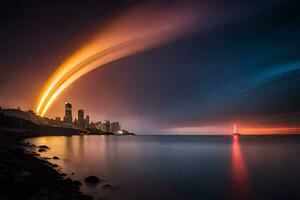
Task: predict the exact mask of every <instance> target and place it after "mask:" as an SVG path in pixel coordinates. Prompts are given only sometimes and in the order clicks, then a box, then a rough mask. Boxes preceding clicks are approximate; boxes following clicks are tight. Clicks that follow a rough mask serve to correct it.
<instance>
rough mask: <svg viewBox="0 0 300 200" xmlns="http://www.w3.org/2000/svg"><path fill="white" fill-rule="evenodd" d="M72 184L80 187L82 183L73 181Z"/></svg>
mask: <svg viewBox="0 0 300 200" xmlns="http://www.w3.org/2000/svg"><path fill="white" fill-rule="evenodd" d="M73 184H74V185H78V186H81V185H82V183H81V182H80V181H77V180H74V181H73Z"/></svg>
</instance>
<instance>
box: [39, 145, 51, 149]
mask: <svg viewBox="0 0 300 200" xmlns="http://www.w3.org/2000/svg"><path fill="white" fill-rule="evenodd" d="M38 148H42V149H50V148H49V147H48V146H47V145H40V146H38Z"/></svg>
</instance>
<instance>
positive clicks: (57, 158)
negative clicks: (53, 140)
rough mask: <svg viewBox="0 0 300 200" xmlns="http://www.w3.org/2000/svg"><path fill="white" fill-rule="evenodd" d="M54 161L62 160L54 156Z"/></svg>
mask: <svg viewBox="0 0 300 200" xmlns="http://www.w3.org/2000/svg"><path fill="white" fill-rule="evenodd" d="M52 159H54V160H59V159H60V158H59V157H57V156H54V157H53V158H52Z"/></svg>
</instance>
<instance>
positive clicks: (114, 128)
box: [110, 122, 121, 133]
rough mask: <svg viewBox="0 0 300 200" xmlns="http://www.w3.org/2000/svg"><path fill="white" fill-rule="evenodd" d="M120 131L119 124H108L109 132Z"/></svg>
mask: <svg viewBox="0 0 300 200" xmlns="http://www.w3.org/2000/svg"><path fill="white" fill-rule="evenodd" d="M120 130H121V126H120V123H119V122H112V123H111V124H110V132H112V133H117V132H118V131H120Z"/></svg>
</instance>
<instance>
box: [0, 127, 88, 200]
mask: <svg viewBox="0 0 300 200" xmlns="http://www.w3.org/2000/svg"><path fill="white" fill-rule="evenodd" d="M23 139H24V136H22V135H20V134H15V133H12V132H4V131H1V132H0V159H1V162H0V199H1V200H18V199H20V200H27V199H28V200H77V199H78V200H91V199H93V198H92V197H90V196H87V195H84V194H82V193H81V192H80V191H79V186H80V185H81V183H80V182H79V181H76V180H71V179H70V178H67V177H65V174H63V173H60V172H59V171H57V170H56V169H55V168H56V167H57V166H55V165H54V164H51V163H50V162H48V161H47V160H46V159H42V158H39V157H38V155H37V153H35V151H34V150H32V149H33V148H34V146H33V145H30V144H28V143H23Z"/></svg>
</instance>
